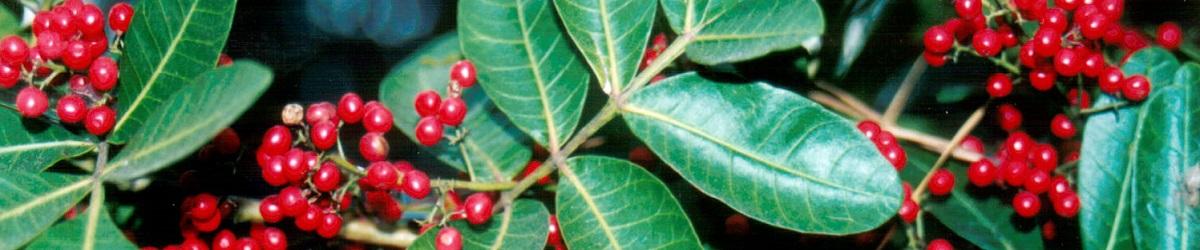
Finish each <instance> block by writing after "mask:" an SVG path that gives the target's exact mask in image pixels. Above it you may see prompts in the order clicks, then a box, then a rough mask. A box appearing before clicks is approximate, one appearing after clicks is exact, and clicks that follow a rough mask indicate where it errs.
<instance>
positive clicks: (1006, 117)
mask: <svg viewBox="0 0 1200 250" xmlns="http://www.w3.org/2000/svg"><path fill="white" fill-rule="evenodd" d="M996 119H997V121H999V123H1000V128H1003V129H1004V130H1007V131H1013V130H1017V129H1018V128H1020V127H1021V111H1020V110H1018V109H1017V107H1015V106H1013V105H1012V104H1007V103H1005V104H1001V105H1000V106H999V107H997V108H996Z"/></svg>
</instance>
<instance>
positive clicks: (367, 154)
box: [358, 133, 390, 161]
mask: <svg viewBox="0 0 1200 250" xmlns="http://www.w3.org/2000/svg"><path fill="white" fill-rule="evenodd" d="M389 150H390V149H389V147H388V142H387V139H384V138H383V134H381V133H367V134H365V135H363V136H362V139H359V141H358V152H359V153H360V154H362V157H363V159H365V160H367V161H382V160H385V159H387V156H388V151H389Z"/></svg>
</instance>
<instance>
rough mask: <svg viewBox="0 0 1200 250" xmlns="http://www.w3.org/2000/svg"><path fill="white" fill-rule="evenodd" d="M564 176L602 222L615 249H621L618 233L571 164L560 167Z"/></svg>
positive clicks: (601, 224) (597, 219)
mask: <svg viewBox="0 0 1200 250" xmlns="http://www.w3.org/2000/svg"><path fill="white" fill-rule="evenodd" d="M559 172H560V173H561V174H562V176H566V177H567V179H568V180H569V182H570V183H571V186H574V187H575V191H576V193H578V194H579V197H580V198H582V199H583V202H584V204H586V205H587V206H588V212H591V213H592V214H593V215H595V217H596V222H598V223H600V229H601V230H602V231H603V232H604V236H605V237H607V238H608V243H609V244H610V245H612V247H613V249H617V250H620V249H622V248H621V244H619V243H617V237H616V235H613V232H612V227H611V226H609V225H608V219H607V218H605V217H604V213H603V212H600V207H599V206H596V201H595V200H594V198H592V194H591V193H589V192H588V191H587V188H586V187H584V186H583V183H582V182H580V181H579V176H576V175H575V171H574V170H571V166H570V165H568V166H564V167H563V168H560V169H559Z"/></svg>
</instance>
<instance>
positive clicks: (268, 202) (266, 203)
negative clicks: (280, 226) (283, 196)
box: [258, 195, 284, 223]
mask: <svg viewBox="0 0 1200 250" xmlns="http://www.w3.org/2000/svg"><path fill="white" fill-rule="evenodd" d="M258 213H259V214H261V215H262V218H263V221H265V222H267V223H275V222H279V221H280V220H283V217H284V216H283V207H280V206H279V198H278V196H275V195H270V196H267V198H263V199H262V202H261V203H259V204H258Z"/></svg>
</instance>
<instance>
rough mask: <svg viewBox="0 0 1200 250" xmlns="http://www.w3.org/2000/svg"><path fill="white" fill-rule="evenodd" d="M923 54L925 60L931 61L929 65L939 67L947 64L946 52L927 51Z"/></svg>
mask: <svg viewBox="0 0 1200 250" xmlns="http://www.w3.org/2000/svg"><path fill="white" fill-rule="evenodd" d="M922 55H923V56H924V57H925V62H926V63H929V66H933V67H934V68H937V67H941V66H943V65H946V54H941V53H934V52H930V51H925V53H924V54H922Z"/></svg>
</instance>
